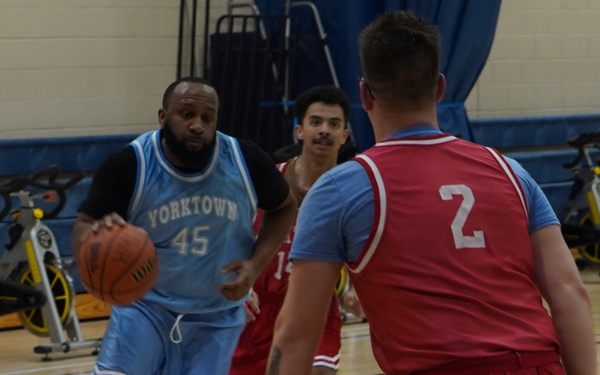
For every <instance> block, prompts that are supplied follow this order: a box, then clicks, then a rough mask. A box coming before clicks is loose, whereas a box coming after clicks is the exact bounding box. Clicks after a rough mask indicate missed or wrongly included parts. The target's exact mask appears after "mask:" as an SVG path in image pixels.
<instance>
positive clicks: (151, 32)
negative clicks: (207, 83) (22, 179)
mask: <svg viewBox="0 0 600 375" xmlns="http://www.w3.org/2000/svg"><path fill="white" fill-rule="evenodd" d="M188 3H191V2H188ZM198 4H199V8H200V9H199V11H198V16H197V17H198V25H199V26H198V34H199V35H198V42H197V48H198V51H201V48H202V46H201V43H202V40H203V35H202V33H203V27H202V25H203V21H204V9H203V5H202V4H203V3H202V2H198ZM212 4H213V6H214V9H213V10H212V11H211V18H217V17H219V16H220V15H221V14H223V13H224V12H225V4H226V0H218V1H212ZM190 7H191V5H190ZM187 17H188V19H189V12H188V13H187ZM178 25H179V2H178V1H166V0H2V1H0V113H1V114H2V115H1V116H0V119H1V120H0V137H1V138H4V139H6V138H29V137H59V136H77V135H91V134H124V133H138V132H142V131H145V130H149V129H154V128H156V127H157V126H158V125H157V124H158V123H157V118H156V117H157V111H158V108H159V107H160V100H161V97H162V92H163V90H164V88H165V87H166V85H167V84H168V83H170V82H171V81H172V80H173V79H174V78H175V76H176V65H177V34H178ZM186 33H189V29H188V30H186ZM188 40H189V38H188ZM196 61H197V62H200V61H201V60H200V59H199V58H198V59H197V60H196ZM186 71H187V69H186Z"/></svg>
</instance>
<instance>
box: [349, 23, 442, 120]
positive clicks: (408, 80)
mask: <svg viewBox="0 0 600 375" xmlns="http://www.w3.org/2000/svg"><path fill="white" fill-rule="evenodd" d="M440 39H441V37H440V32H439V30H438V28H437V27H436V26H435V25H434V24H432V23H429V22H427V21H425V19H423V18H422V17H419V16H417V15H415V14H414V13H412V12H410V11H397V12H391V13H385V14H383V15H381V16H379V17H378V18H377V19H376V20H375V21H373V22H372V23H371V24H369V25H368V26H367V27H366V28H365V29H364V30H363V31H362V32H361V34H360V37H359V52H360V62H361V65H362V70H363V75H364V80H365V82H366V83H367V84H368V85H369V88H370V89H371V90H372V92H373V97H374V98H375V100H378V99H381V100H382V101H383V102H384V103H383V104H385V105H387V107H390V108H392V107H394V108H400V109H403V108H414V107H419V106H420V105H425V104H429V100H430V99H432V98H434V97H435V89H436V87H437V82H438V77H439V74H440Z"/></svg>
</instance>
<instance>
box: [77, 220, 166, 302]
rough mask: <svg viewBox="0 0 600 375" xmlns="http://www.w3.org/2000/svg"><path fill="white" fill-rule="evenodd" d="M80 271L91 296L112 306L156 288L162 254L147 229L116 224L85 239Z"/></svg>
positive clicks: (81, 250) (79, 257) (78, 267)
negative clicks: (159, 257) (158, 255)
mask: <svg viewBox="0 0 600 375" xmlns="http://www.w3.org/2000/svg"><path fill="white" fill-rule="evenodd" d="M77 271H78V273H79V278H80V280H81V283H82V284H83V286H84V287H85V289H86V290H87V291H88V292H89V293H90V294H91V295H93V296H94V297H96V298H98V299H99V300H101V301H104V302H106V303H109V304H112V305H125V304H128V303H131V302H133V301H135V300H137V299H138V298H140V297H141V296H143V295H144V294H145V293H146V292H148V291H149V290H150V289H151V288H152V285H153V284H154V281H155V280H156V277H157V275H158V257H157V254H156V249H155V247H154V244H153V243H152V241H150V238H149V237H148V234H147V233H146V232H145V231H144V230H143V229H141V228H139V227H136V226H133V225H130V224H127V225H125V226H124V227H121V226H117V225H115V226H113V227H111V228H110V229H108V230H104V231H101V232H98V233H95V234H91V235H90V236H88V237H87V238H86V239H85V240H84V241H83V243H82V244H81V246H80V248H79V253H78V256H77Z"/></svg>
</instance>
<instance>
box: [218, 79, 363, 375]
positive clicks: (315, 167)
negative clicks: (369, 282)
mask: <svg viewBox="0 0 600 375" xmlns="http://www.w3.org/2000/svg"><path fill="white" fill-rule="evenodd" d="M350 111H351V107H350V100H349V99H348V97H347V95H346V94H345V93H344V92H343V91H342V90H340V89H339V88H337V87H335V86H317V87H314V88H311V89H309V90H307V91H305V92H304V93H302V94H301V95H300V96H298V98H297V99H296V102H295V105H294V115H295V117H296V119H297V120H298V124H297V125H296V126H295V132H296V137H297V139H298V140H299V141H301V142H302V150H301V153H300V156H298V157H296V158H294V159H292V160H290V161H287V162H285V163H281V164H279V165H278V167H279V170H281V172H282V173H283V175H284V176H285V179H286V180H287V182H288V184H289V185H290V188H291V190H292V192H293V194H294V196H295V197H296V201H297V202H298V206H300V204H301V203H302V200H303V199H304V196H305V195H306V193H307V192H308V189H310V187H311V186H312V185H313V184H314V183H315V181H316V180H317V179H318V178H319V176H321V175H322V174H323V173H324V172H326V171H328V170H329V169H331V168H333V167H334V166H335V165H336V164H337V158H338V151H339V149H340V147H341V146H342V145H343V144H344V143H345V142H346V140H347V138H348V128H347V123H348V120H349V118H350ZM293 237H294V229H293V228H292V230H291V232H290V235H289V236H288V238H287V240H286V241H285V242H284V243H283V245H282V246H281V248H280V249H279V251H278V252H277V254H276V255H275V256H274V257H273V259H272V260H271V262H270V263H269V265H268V266H267V267H266V269H265V271H264V272H263V273H262V274H261V275H260V276H259V277H258V279H257V280H256V283H254V286H253V288H252V293H253V294H254V296H255V297H256V298H257V299H258V303H259V306H260V309H259V310H257V311H255V312H256V316H253V315H251V319H250V320H251V321H250V322H248V324H247V325H246V328H245V329H244V332H243V333H242V336H241V338H240V342H239V344H238V348H237V349H236V352H235V355H234V358H233V364H232V368H231V373H230V374H231V375H263V374H264V373H265V370H266V367H267V358H268V356H269V348H270V346H271V341H272V339H273V330H274V324H275V319H276V318H277V314H278V313H279V310H280V309H281V306H282V304H283V299H284V297H285V293H286V291H287V284H288V279H289V277H290V272H292V265H291V263H290V262H289V261H288V253H289V251H290V247H291V242H292V241H293ZM352 296H354V294H353V292H352V293H351V294H348V295H346V296H344V297H345V300H346V299H347V300H348V301H350V300H351V299H352ZM329 299H330V302H329V312H328V314H327V324H326V328H325V332H324V334H323V336H322V338H321V341H320V344H319V349H318V351H317V353H316V355H315V356H314V360H313V367H312V375H327V374H335V373H336V371H337V369H338V368H339V360H340V356H339V352H340V346H341V344H340V333H341V324H342V323H341V317H340V310H339V302H338V300H337V296H336V295H335V293H334V291H333V289H332V290H331V293H330V298H329ZM353 302H354V306H355V307H356V308H357V307H358V304H357V301H355V300H354V301H353ZM249 305H250V306H252V304H249ZM352 312H353V313H355V314H360V312H359V311H358V310H354V311H352Z"/></svg>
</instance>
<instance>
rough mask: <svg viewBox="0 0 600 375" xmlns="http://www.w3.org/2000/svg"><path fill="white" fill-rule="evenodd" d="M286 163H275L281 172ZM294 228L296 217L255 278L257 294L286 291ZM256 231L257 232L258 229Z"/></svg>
mask: <svg viewBox="0 0 600 375" xmlns="http://www.w3.org/2000/svg"><path fill="white" fill-rule="evenodd" d="M288 165H289V162H285V163H281V164H277V168H279V170H280V171H281V173H282V174H285V170H286V168H287V167H288ZM256 222H257V223H261V222H262V211H260V210H259V212H258V215H257V219H256ZM295 228H296V218H294V223H293V224H292V228H291V229H290V232H289V234H288V236H287V238H286V239H285V241H284V242H283V244H282V245H281V247H280V248H279V250H277V253H275V256H274V257H273V258H272V259H271V261H270V262H269V264H267V266H266V267H265V269H264V271H263V272H262V273H261V274H260V276H258V278H257V279H256V282H255V283H254V286H253V290H254V291H255V292H256V293H258V295H259V296H260V295H261V292H263V291H266V292H269V293H277V294H282V295H284V294H285V292H286V291H287V285H288V280H289V277H290V272H291V270H292V263H291V262H290V261H289V259H288V256H289V255H290V249H291V248H292V240H293V239H294V233H295ZM256 232H257V233H258V229H257V230H256Z"/></svg>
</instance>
